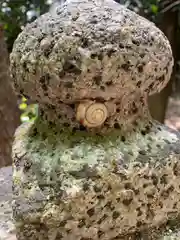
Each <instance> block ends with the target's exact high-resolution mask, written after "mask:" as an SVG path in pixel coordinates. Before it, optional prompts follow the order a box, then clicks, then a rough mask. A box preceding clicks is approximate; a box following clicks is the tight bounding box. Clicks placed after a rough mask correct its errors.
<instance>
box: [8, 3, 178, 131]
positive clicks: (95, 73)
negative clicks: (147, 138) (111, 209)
mask: <svg viewBox="0 0 180 240" xmlns="http://www.w3.org/2000/svg"><path fill="white" fill-rule="evenodd" d="M172 65H173V58H172V51H171V47H170V44H169V42H168V40H167V38H166V37H165V36H164V34H163V33H162V32H161V31H160V30H159V29H158V28H157V27H156V26H155V25H154V24H153V23H151V22H149V21H147V20H146V19H144V18H142V17H140V16H138V15H137V14H136V13H133V12H131V11H130V10H128V9H126V8H125V7H124V6H122V5H120V4H118V3H116V2H114V1H113V0H105V1H104V3H103V1H102V3H101V1H99V3H98V1H93V0H91V1H90V0H83V1H76V0H72V1H67V3H65V4H64V5H63V6H61V7H59V8H57V10H56V13H54V14H53V15H51V14H50V13H47V14H45V15H43V16H41V17H40V18H38V19H37V20H36V21H35V22H33V23H31V24H29V25H28V26H27V27H26V28H25V29H24V30H23V32H22V33H21V34H20V35H19V37H18V38H17V40H16V41H15V44H14V48H13V52H12V54H11V72H12V76H13V79H14V85H15V88H16V89H17V91H18V92H21V93H23V94H25V95H26V96H28V97H29V98H31V99H33V100H37V101H38V102H39V103H40V104H41V115H45V116H44V117H45V119H48V120H49V121H54V122H56V123H57V122H61V123H64V124H65V125H67V124H69V125H70V126H71V127H79V124H78V122H77V121H74V115H75V113H74V112H75V107H76V106H74V105H76V104H77V103H78V102H79V101H81V100H84V99H91V100H100V101H103V102H106V103H107V104H108V103H113V104H114V105H115V106H116V114H113V115H111V116H110V117H109V118H108V119H107V121H106V125H104V126H103V128H101V130H103V129H108V130H109V129H110V128H112V127H114V123H116V122H118V123H119V125H120V127H121V128H122V127H123V126H124V125H126V127H125V128H126V130H127V129H128V128H129V127H127V125H128V122H130V123H132V122H134V121H135V120H136V119H137V118H139V117H140V116H141V117H142V116H143V117H144V115H147V114H148V113H147V103H146V101H145V99H144V98H145V95H147V94H153V93H155V92H158V91H160V90H161V89H162V88H163V87H164V86H165V85H166V84H167V82H168V80H169V78H170V75H171V71H172ZM135 112H136V114H135ZM125 122H126V124H125Z"/></svg>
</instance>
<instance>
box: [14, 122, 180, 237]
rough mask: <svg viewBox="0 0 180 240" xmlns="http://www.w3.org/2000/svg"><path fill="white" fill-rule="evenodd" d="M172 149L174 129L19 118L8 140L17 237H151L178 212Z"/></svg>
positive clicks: (177, 167) (178, 167) (176, 145)
mask: <svg viewBox="0 0 180 240" xmlns="http://www.w3.org/2000/svg"><path fill="white" fill-rule="evenodd" d="M179 149H180V136H179V135H178V134H176V133H173V132H171V131H170V130H169V129H166V128H165V127H163V126H160V125H154V126H152V128H151V129H149V130H147V129H141V130H137V131H136V132H134V133H133V134H130V135H129V136H128V135H127V136H122V135H121V132H120V131H119V130H116V131H115V132H114V133H111V134H110V135H109V136H106V137H102V136H100V137H98V136H94V135H92V136H91V135H89V134H87V133H85V132H81V131H77V132H76V133H75V134H74V133H72V132H68V131H67V130H63V129H61V128H58V127H52V125H48V124H45V123H42V122H41V121H40V122H39V121H37V122H36V123H35V125H32V124H25V125H22V126H21V127H20V128H19V130H18V131H17V132H16V139H15V144H14V146H13V153H14V156H13V158H14V199H15V201H14V218H15V221H16V225H17V231H18V239H20V240H22V239H23V240H24V239H32V240H33V239H50V240H52V239H57V240H60V239H78V240H82V239H93V240H94V239H103V240H105V239H107V240H110V239H134V238H132V237H134V236H136V235H133V234H134V233H136V234H137V232H140V233H139V235H137V236H141V237H142V239H144V240H147V234H148V235H149V236H151V237H152V238H149V239H156V238H155V237H156V236H157V235H156V230H159V227H161V226H162V225H164V224H166V222H167V220H168V219H175V220H177V218H178V215H179V213H180V192H179V182H180V162H179V153H180V150H179ZM40 229H41V231H40ZM52 235H53V237H52ZM135 239H136V238H135Z"/></svg>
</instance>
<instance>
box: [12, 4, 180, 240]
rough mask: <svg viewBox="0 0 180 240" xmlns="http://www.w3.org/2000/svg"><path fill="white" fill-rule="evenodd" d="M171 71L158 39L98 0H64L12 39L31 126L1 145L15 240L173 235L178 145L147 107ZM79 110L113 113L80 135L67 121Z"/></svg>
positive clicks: (146, 25) (140, 21)
mask: <svg viewBox="0 0 180 240" xmlns="http://www.w3.org/2000/svg"><path fill="white" fill-rule="evenodd" d="M172 66H173V58H172V51H171V48H170V45H169V42H168V40H167V38H166V37H165V36H164V34H163V33H162V32H161V31H160V30H159V29H158V28H156V27H155V25H154V24H153V23H150V22H149V21H147V20H145V19H144V18H142V17H140V16H138V15H137V14H135V13H133V12H131V11H130V10H127V9H126V8H124V7H123V6H121V5H119V4H117V3H115V2H113V1H110V0H105V1H93V0H91V1H90V0H80V1H77V0H71V1H67V2H66V3H65V4H64V5H62V6H61V7H58V8H57V9H56V12H54V13H53V14H51V13H47V14H45V15H43V16H41V17H40V18H38V19H37V20H36V21H35V22H33V23H31V24H30V25H28V26H27V27H26V28H25V29H24V30H23V32H22V33H21V34H20V35H19V37H18V38H17V40H16V42H15V44H14V48H13V52H12V54H11V73H12V77H13V82H14V87H15V89H16V91H18V92H20V93H22V94H24V95H25V96H27V97H29V98H31V99H32V100H33V101H34V100H35V101H37V102H38V103H39V117H38V118H37V119H36V121H35V122H33V123H28V124H23V125H22V126H20V127H19V128H18V130H17V131H16V134H15V141H14V145H13V168H14V172H13V194H14V201H13V217H14V220H15V225H16V230H17V239H18V240H41V239H43V240H60V239H63V240H71V239H72V240H74V239H77V240H97V239H100V240H113V239H119V240H121V239H123V240H126V239H127V240H130V239H131V240H133V239H137V240H138V239H143V240H148V239H150V240H151V239H152V240H153V239H158V238H159V236H160V235H159V233H160V232H162V231H164V230H163V229H164V228H166V226H170V227H171V224H172V225H173V224H174V225H175V226H177V222H178V220H179V214H180V162H179V158H180V156H179V154H180V150H179V149H180V135H179V134H178V133H176V132H173V131H172V130H170V129H169V128H166V127H164V126H163V125H160V124H158V123H156V122H155V121H153V120H152V119H151V117H150V115H149V111H148V106H147V95H151V94H153V93H155V92H158V91H160V90H161V89H162V88H163V87H165V85H166V84H167V82H168V80H169V78H170V75H171V72H172ZM84 100H89V101H91V100H92V101H94V102H102V103H104V104H105V105H107V106H109V108H108V111H111V106H114V105H115V106H116V107H115V111H114V112H113V113H112V114H111V115H110V116H109V117H108V118H107V120H106V121H105V123H104V124H103V125H102V126H101V127H100V128H97V129H95V130H94V131H92V129H88V128H84V127H82V126H81V123H78V122H77V121H76V119H75V114H76V108H77V106H78V104H79V103H81V102H83V101H84ZM172 222H173V223H172Z"/></svg>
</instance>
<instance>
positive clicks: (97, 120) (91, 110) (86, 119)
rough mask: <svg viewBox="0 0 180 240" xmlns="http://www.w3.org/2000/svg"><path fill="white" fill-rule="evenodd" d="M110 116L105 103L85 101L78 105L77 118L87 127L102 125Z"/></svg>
mask: <svg viewBox="0 0 180 240" xmlns="http://www.w3.org/2000/svg"><path fill="white" fill-rule="evenodd" d="M107 117H108V109H107V107H106V106H105V105H104V104H103V103H95V102H90V101H89V102H83V103H80V104H79V105H78V107H77V112H76V118H77V120H78V121H79V122H80V123H81V124H82V125H84V126H85V127H89V128H93V127H99V126H101V125H102V124H103V123H104V122H105V120H106V118H107Z"/></svg>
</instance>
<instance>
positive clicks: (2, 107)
mask: <svg viewBox="0 0 180 240" xmlns="http://www.w3.org/2000/svg"><path fill="white" fill-rule="evenodd" d="M10 81H11V79H10V75H9V56H8V51H7V47H6V44H5V40H4V35H3V28H2V26H0V167H3V166H7V165H10V164H11V163H12V160H11V145H12V140H13V135H14V132H15V129H16V127H17V126H18V125H19V123H20V117H19V109H18V107H17V98H16V96H15V93H14V92H13V89H12V87H11V83H10Z"/></svg>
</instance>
